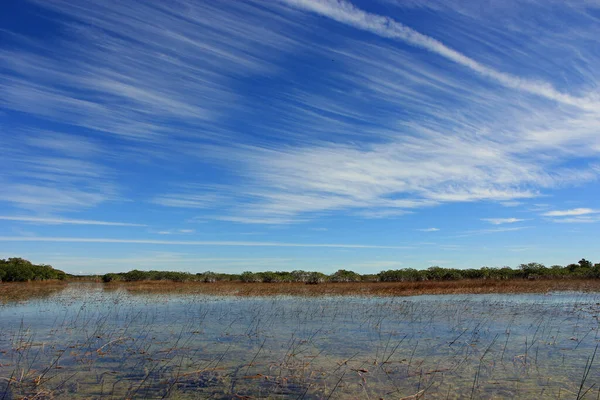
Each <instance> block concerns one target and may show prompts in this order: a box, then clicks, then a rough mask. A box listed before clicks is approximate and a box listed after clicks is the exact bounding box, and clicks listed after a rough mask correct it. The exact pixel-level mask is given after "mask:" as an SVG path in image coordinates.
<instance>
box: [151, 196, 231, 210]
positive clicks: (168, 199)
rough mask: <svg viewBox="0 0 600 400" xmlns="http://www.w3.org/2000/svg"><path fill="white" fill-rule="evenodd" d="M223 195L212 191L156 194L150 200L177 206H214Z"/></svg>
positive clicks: (164, 204)
mask: <svg viewBox="0 0 600 400" xmlns="http://www.w3.org/2000/svg"><path fill="white" fill-rule="evenodd" d="M220 201H223V197H222V196H219V195H217V194H214V193H208V194H189V193H177V194H175V193H174V194H167V195H162V196H157V197H155V198H154V199H152V200H151V202H152V203H154V204H159V205H161V206H165V207H177V208H210V207H214V206H215V205H216V204H218V203H219V202H220Z"/></svg>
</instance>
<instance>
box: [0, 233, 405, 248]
mask: <svg viewBox="0 0 600 400" xmlns="http://www.w3.org/2000/svg"><path fill="white" fill-rule="evenodd" d="M0 242H56V243H120V244H153V245H165V246H232V247H233V246H238V247H314V248H342V249H405V248H406V246H386V245H369V244H345V243H285V242H242V241H216V240H215V241H211V240H153V239H117V238H81V237H43V236H35V237H30V236H0Z"/></svg>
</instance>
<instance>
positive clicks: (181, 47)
mask: <svg viewBox="0 0 600 400" xmlns="http://www.w3.org/2000/svg"><path fill="white" fill-rule="evenodd" d="M599 32H600V3H598V2H597V1H583V0H581V1H574V0H573V1H571V0H566V1H565V0H560V1H558V0H543V1H542V0H539V1H538V0H528V1H518V2H517V1H514V2H512V1H505V0H502V1H500V0H497V1H496V0H493V1H492V0H487V1H485V0H484V1H480V0H472V1H471V0H461V1H446V0H432V1H413V0H377V1H363V2H358V1H356V2H352V3H351V2H347V1H342V0H277V1H275V0H273V1H218V2H215V1H206V2H203V1H188V0H179V1H162V0H161V1H158V0H157V1H152V0H148V1H144V2H139V1H127V0H123V1H118V2H108V1H97V0H96V1H91V0H81V1H77V2H71V1H66V0H64V1H63V0H40V1H21V0H4V1H3V3H2V12H1V13H0V146H1V148H2V163H0V187H1V188H2V190H1V191H0V229H1V231H2V232H1V234H0V236H1V237H0V257H10V256H21V257H25V258H28V259H30V260H32V261H34V262H40V263H49V264H52V265H53V266H55V267H57V268H61V269H63V270H65V271H68V272H72V273H104V272H109V271H123V270H129V269H133V268H139V269H167V270H182V271H191V272H200V271H206V270H212V271H219V272H242V271H245V270H251V271H260V270H294V269H306V270H319V271H323V272H326V273H330V272H334V271H336V270H337V269H340V268H345V269H352V270H354V271H357V272H361V273H376V272H379V271H381V270H387V269H398V268H409V267H413V268H427V267H429V266H431V265H439V266H443V267H453V268H472V267H481V266H484V265H486V266H504V265H508V266H512V267H516V266H517V265H518V264H520V263H522V262H530V261H537V262H542V263H545V264H548V265H552V264H567V263H570V262H576V261H578V260H579V259H580V258H582V257H585V258H588V259H591V260H592V261H595V262H599V261H600V246H599V243H598V234H597V232H598V227H599V225H600V204H599V201H598V199H599V197H600V187H599V185H598V176H599V175H600V90H599V87H600V86H599V83H600V69H599V68H598V65H600V35H599V34H598V33H599Z"/></svg>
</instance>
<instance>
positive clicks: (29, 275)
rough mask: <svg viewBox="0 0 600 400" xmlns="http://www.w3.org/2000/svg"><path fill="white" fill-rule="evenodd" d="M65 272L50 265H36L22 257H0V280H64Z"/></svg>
mask: <svg viewBox="0 0 600 400" xmlns="http://www.w3.org/2000/svg"><path fill="white" fill-rule="evenodd" d="M66 278H67V274H65V273H64V272H63V271H60V270H58V269H54V268H52V266H50V265H44V264H40V265H36V264H32V263H31V262H30V261H28V260H25V259H23V258H17V257H15V258H9V259H7V260H4V259H0V282H27V281H43V280H48V279H58V280H65V279H66Z"/></svg>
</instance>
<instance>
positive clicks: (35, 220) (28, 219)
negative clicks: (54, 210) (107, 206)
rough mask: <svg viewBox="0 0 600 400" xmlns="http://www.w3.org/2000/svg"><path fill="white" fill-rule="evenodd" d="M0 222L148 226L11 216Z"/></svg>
mask: <svg viewBox="0 0 600 400" xmlns="http://www.w3.org/2000/svg"><path fill="white" fill-rule="evenodd" d="M0 220H4V221H19V222H28V223H37V224H50V225H63V224H67V225H103V226H147V225H145V224H134V223H130V222H113V221H96V220H87V219H71V218H44V217H27V216H11V215H0Z"/></svg>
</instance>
